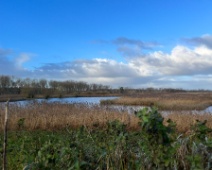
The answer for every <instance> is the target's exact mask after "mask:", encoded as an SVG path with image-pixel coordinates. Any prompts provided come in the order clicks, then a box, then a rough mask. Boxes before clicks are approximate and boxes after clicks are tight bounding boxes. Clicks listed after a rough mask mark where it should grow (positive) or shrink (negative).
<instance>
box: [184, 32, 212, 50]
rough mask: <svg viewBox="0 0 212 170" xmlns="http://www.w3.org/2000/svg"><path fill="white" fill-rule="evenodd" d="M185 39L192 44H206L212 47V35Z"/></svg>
mask: <svg viewBox="0 0 212 170" xmlns="http://www.w3.org/2000/svg"><path fill="white" fill-rule="evenodd" d="M183 41H184V42H186V43H189V44H192V45H198V46H199V45H204V46H206V47H208V48H210V49H212V35H203V36H201V37H194V38H184V39H183Z"/></svg>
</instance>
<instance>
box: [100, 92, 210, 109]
mask: <svg viewBox="0 0 212 170" xmlns="http://www.w3.org/2000/svg"><path fill="white" fill-rule="evenodd" d="M105 103H106V104H107V103H108V104H115V105H140V106H152V105H155V106H156V107H158V109H159V110H204V109H205V108H207V107H208V106H211V105H212V93H210V92H201V93H200V92H193V93H192V92H184V93H144V94H142V93H141V94H139V95H137V96H125V97H121V98H118V99H115V100H112V101H102V104H105Z"/></svg>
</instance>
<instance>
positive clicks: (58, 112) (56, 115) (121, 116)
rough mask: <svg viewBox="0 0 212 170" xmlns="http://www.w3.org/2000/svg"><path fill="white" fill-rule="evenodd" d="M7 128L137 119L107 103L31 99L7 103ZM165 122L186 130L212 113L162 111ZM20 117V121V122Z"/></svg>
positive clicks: (133, 122)
mask: <svg viewBox="0 0 212 170" xmlns="http://www.w3.org/2000/svg"><path fill="white" fill-rule="evenodd" d="M9 112H10V118H9V120H8V130H21V129H24V130H29V131H33V130H50V131H54V130H61V129H64V128H78V127H81V126H86V127H88V128H91V129H92V128H95V127H96V126H98V127H100V128H104V127H105V126H106V124H107V122H108V121H113V120H120V121H121V122H123V123H124V124H126V125H127V128H128V129H129V130H137V129H139V125H138V122H139V119H138V118H137V117H136V116H135V115H134V114H129V113H127V111H122V112H121V111H118V110H116V109H111V108H110V107H106V106H99V105H87V104H68V103H66V104H61V103H46V102H42V103H39V102H33V103H31V104H28V105H26V106H24V107H23V106H21V105H19V104H10V111H9ZM164 118H165V120H164V122H166V120H167V119H171V120H173V121H174V122H175V123H176V126H177V130H178V131H179V132H188V131H189V130H190V127H191V125H193V124H194V123H195V122H196V120H200V121H204V120H207V126H208V127H210V128H212V114H209V113H204V114H203V113H202V114H198V113H196V114H195V113H192V112H187V113H185V112H181V111H172V112H171V113H169V114H164ZM21 121H23V123H21ZM3 125H4V105H3V104H2V105H0V130H1V132H3V129H4V126H3Z"/></svg>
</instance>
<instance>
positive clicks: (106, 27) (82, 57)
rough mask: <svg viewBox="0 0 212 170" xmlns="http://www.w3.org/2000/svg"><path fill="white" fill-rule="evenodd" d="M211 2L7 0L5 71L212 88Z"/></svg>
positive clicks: (0, 45)
mask: <svg viewBox="0 0 212 170" xmlns="http://www.w3.org/2000/svg"><path fill="white" fill-rule="evenodd" d="M211 9H212V1H211V0H148V1H147V0H0V75H10V76H15V77H17V78H27V77H28V78H32V79H43V78H44V79H47V80H59V81H64V80H74V81H84V82H87V83H98V84H104V85H110V86H111V87H114V88H115V87H122V86H123V87H128V88H148V87H153V88H182V89H210V90H212V20H211V17H212V10H211Z"/></svg>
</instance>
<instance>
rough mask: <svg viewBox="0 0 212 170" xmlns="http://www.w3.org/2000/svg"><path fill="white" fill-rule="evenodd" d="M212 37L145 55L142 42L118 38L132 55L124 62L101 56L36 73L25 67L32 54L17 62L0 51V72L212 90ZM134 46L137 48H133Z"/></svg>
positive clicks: (44, 67)
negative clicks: (193, 43) (191, 44)
mask: <svg viewBox="0 0 212 170" xmlns="http://www.w3.org/2000/svg"><path fill="white" fill-rule="evenodd" d="M210 37H211V36H209V35H207V37H205V36H201V37H199V39H198V43H196V45H195V46H192V47H188V46H185V45H184V46H183V45H177V46H175V47H173V49H172V50H171V51H170V52H169V53H167V52H163V51H154V50H152V51H149V52H148V53H143V51H142V50H140V48H145V46H147V45H145V43H143V42H142V41H139V40H131V39H126V38H122V39H120V38H119V39H117V40H116V41H115V42H114V43H115V44H116V45H118V46H119V45H120V46H122V45H124V46H125V47H126V48H125V49H124V48H123V47H122V49H120V48H119V49H117V50H118V51H119V52H120V54H121V55H123V56H124V57H125V56H130V57H128V58H127V59H126V60H125V62H120V61H115V60H112V59H106V58H100V57H99V58H94V59H91V60H88V59H86V60H85V59H84V60H83V59H81V60H75V61H67V62H61V63H46V64H44V65H42V66H40V67H37V68H35V69H33V70H27V69H25V68H24V64H25V63H27V61H28V60H29V59H30V54H28V53H22V54H18V55H17V57H16V58H15V59H13V60H9V57H8V56H9V55H11V52H10V51H9V50H4V49H0V65H1V66H0V73H1V74H5V73H6V72H7V71H8V70H7V68H9V67H10V68H12V69H10V70H9V71H8V74H12V75H14V76H19V77H20V75H21V76H25V77H26V76H28V77H31V78H32V77H34V78H46V79H57V80H77V81H86V82H88V83H101V84H108V85H111V86H114V87H119V86H127V87H136V88H142V87H162V88H165V87H167V88H168V87H171V88H186V89H212V87H211V83H212V48H211V46H210V41H209V40H210ZM190 41H192V42H195V41H197V38H194V39H192V38H191V39H190ZM132 45H133V46H135V47H137V48H131V46H132ZM129 46H130V47H129ZM129 52H130V54H129ZM125 58H126V57H125ZM15 61H16V62H15ZM5 70H7V71H5Z"/></svg>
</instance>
